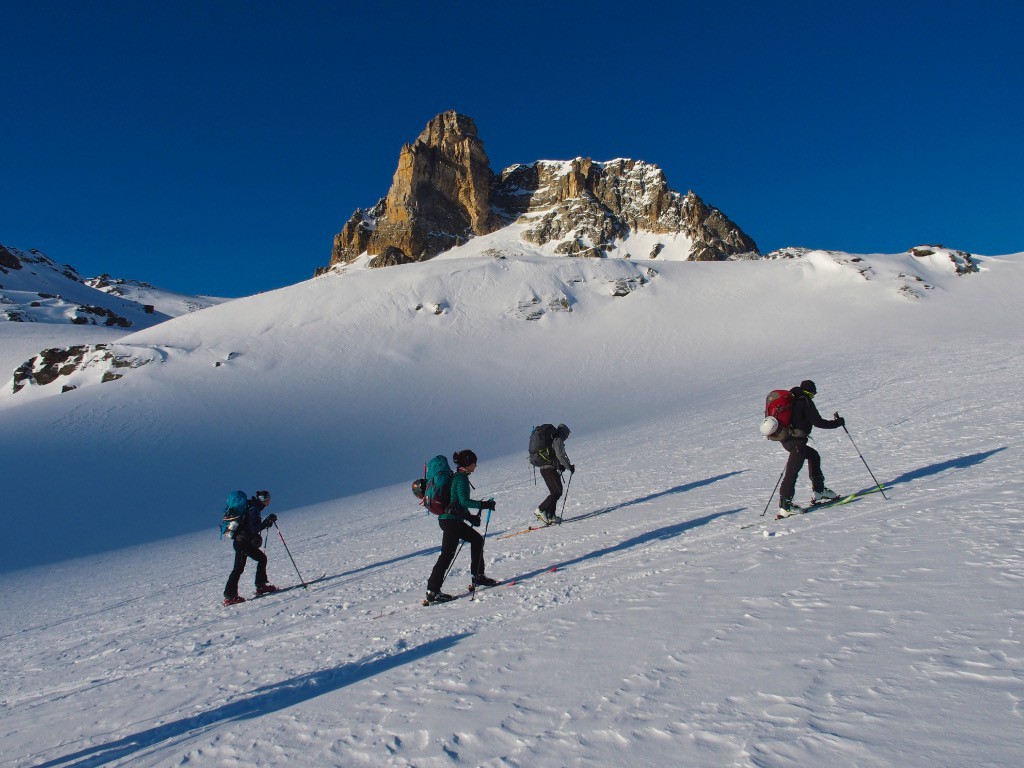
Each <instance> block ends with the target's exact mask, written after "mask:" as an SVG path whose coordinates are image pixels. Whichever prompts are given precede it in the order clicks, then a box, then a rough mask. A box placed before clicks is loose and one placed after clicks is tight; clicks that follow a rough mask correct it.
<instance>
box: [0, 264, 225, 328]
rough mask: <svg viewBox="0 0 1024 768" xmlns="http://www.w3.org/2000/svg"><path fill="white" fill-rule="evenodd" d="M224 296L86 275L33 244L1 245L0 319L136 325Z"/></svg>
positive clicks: (144, 325)
mask: <svg viewBox="0 0 1024 768" xmlns="http://www.w3.org/2000/svg"><path fill="white" fill-rule="evenodd" d="M224 301H226V299H220V298H216V297H212V296H187V295H184V294H179V293H174V292H172V291H165V290H162V289H160V288H154V287H153V286H152V285H150V284H149V283H143V282H139V281H136V280H125V279H122V278H115V277H111V276H110V275H100V276H99V277H92V278H84V277H82V276H81V275H80V274H79V273H78V271H77V270H76V269H75V268H74V267H72V266H71V265H70V264H57V263H56V262H55V261H53V259H51V258H49V257H48V256H46V255H45V254H44V253H41V252H40V251H37V250H35V249H33V250H30V251H22V250H19V249H18V248H13V247H10V246H4V245H0V321H4V320H7V321H11V322H22V323H58V324H65V323H71V324H73V325H100V326H106V327H109V328H115V329H117V328H124V329H131V330H138V329H140V328H148V327H149V326H151V325H155V324H157V323H162V322H163V321H165V320H167V319H169V318H171V317H177V316H179V315H184V314H188V313H189V312H195V311H196V310H199V309H205V308H206V307H211V306H214V305H216V304H221V303H223V302H224Z"/></svg>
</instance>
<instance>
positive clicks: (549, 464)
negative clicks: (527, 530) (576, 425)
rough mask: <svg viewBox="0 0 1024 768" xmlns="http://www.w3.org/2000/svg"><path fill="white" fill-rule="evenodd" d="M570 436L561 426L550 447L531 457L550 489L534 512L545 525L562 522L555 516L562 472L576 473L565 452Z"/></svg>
mask: <svg viewBox="0 0 1024 768" xmlns="http://www.w3.org/2000/svg"><path fill="white" fill-rule="evenodd" d="M569 435H570V432H569V428H568V427H567V426H565V424H559V425H558V426H557V427H556V428H555V431H554V433H553V434H552V435H551V445H550V447H544V448H541V449H540V450H539V451H538V452H537V454H536V456H531V457H530V463H531V464H533V465H534V466H535V467H537V469H539V470H540V476H541V477H542V478H544V483H545V484H546V485H547V487H548V495H547V497H546V498H545V499H544V501H542V502H541V503H540V506H538V507H537V509H536V511H535V512H534V514H536V515H537V517H538V518H540V520H541V522H543V523H544V525H551V524H552V523H560V522H562V518H560V517H559V516H558V515H556V514H555V510H556V509H558V500H559V499H560V498H562V489H563V485H562V472H564V471H565V470H569V474H570V475H571V474H573V473H574V472H575V471H576V465H575V464H573V463H572V462H570V461H569V456H568V455H567V454H566V452H565V441H566V440H567V439H568V437H569Z"/></svg>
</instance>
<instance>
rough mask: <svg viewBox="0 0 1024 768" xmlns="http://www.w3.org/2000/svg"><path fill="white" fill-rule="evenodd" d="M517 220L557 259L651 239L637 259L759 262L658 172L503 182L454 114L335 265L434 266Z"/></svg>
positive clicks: (528, 174)
mask: <svg viewBox="0 0 1024 768" xmlns="http://www.w3.org/2000/svg"><path fill="white" fill-rule="evenodd" d="M513 223H517V224H526V225H527V226H526V228H525V229H524V230H523V231H522V237H523V238H524V239H526V240H527V241H529V242H532V243H535V244H537V245H548V244H553V247H552V249H551V251H552V252H553V253H554V254H564V255H572V256H606V255H610V254H611V253H612V252H616V253H619V254H621V253H622V250H621V248H620V246H621V244H622V242H623V241H624V240H626V239H628V238H629V237H630V235H633V234H636V233H645V234H653V235H662V236H664V237H665V238H666V239H667V240H666V242H657V241H656V240H655V241H654V242H653V243H648V242H647V241H646V240H645V241H644V242H645V248H644V251H643V252H638V253H633V252H629V255H630V256H632V257H635V258H644V259H646V258H657V257H658V255H659V254H660V253H661V251H662V250H663V249H664V248H665V247H666V245H668V243H669V242H671V243H672V244H674V246H675V247H674V248H673V249H672V250H673V254H674V255H675V257H676V258H680V257H681V256H680V253H679V246H680V245H681V244H682V245H685V249H684V252H683V253H682V257H685V258H689V259H694V260H699V261H713V260H722V259H728V258H740V257H743V256H751V257H754V256H758V255H759V253H758V250H757V245H756V244H755V243H754V241H753V240H752V239H751V238H750V237H749V236H747V235H746V234H745V233H744V232H743V231H742V230H741V229H740V228H739V227H738V226H736V224H734V223H733V222H732V221H730V220H729V218H728V217H727V216H726V215H725V214H723V213H722V212H721V211H719V210H718V209H716V208H713V207H711V206H708V205H706V204H705V203H704V202H703V201H702V200H701V199H700V198H699V197H698V196H697V195H696V194H694V193H693V192H689V193H687V194H686V195H682V194H680V193H679V192H676V191H674V190H672V189H671V188H670V187H669V186H668V182H667V180H666V179H665V174H664V173H663V171H662V170H661V169H660V168H659V167H658V166H656V165H653V164H650V163H645V162H642V161H638V160H628V159H618V160H612V161H610V162H606V163H599V162H595V161H593V160H591V159H589V158H576V159H575V160H570V161H566V162H553V161H539V162H536V163H531V164H529V165H514V166H512V167H510V168H508V169H506V170H505V171H503V172H502V173H501V174H498V175H496V174H494V173H493V172H492V171H491V168H490V165H489V161H488V159H487V154H486V152H485V151H484V148H483V142H482V141H481V140H480V138H479V136H478V135H477V130H476V125H475V124H474V123H473V121H472V119H470V118H468V117H465V116H464V115H459V114H457V113H455V112H445V113H443V114H441V115H438V116H437V117H436V118H434V119H433V120H431V121H430V123H429V124H428V125H427V127H426V129H425V130H424V131H423V133H422V134H420V136H419V138H418V139H417V140H416V142H415V143H413V144H408V145H406V146H404V147H403V148H402V151H401V154H400V156H399V160H398V169H397V170H396V171H395V176H394V179H393V181H392V185H391V189H390V191H389V192H388V195H387V197H385V198H384V199H382V200H380V201H379V202H378V203H377V204H376V205H375V206H373V207H372V208H368V209H362V208H361V209H359V210H357V211H356V212H355V213H354V214H352V217H351V218H350V219H349V221H348V222H347V223H346V224H345V226H344V228H343V229H342V231H341V232H340V233H338V235H337V236H336V237H335V238H334V249H333V251H332V254H331V266H336V265H344V264H349V263H351V262H353V261H354V260H355V259H357V258H358V257H359V256H361V255H363V254H367V255H368V256H369V260H368V261H369V265H370V266H374V267H378V266H392V265H395V264H403V263H406V262H410V261H425V260H426V259H430V258H433V257H434V256H437V255H438V254H440V253H443V252H444V251H447V250H449V249H451V248H453V247H456V246H458V245H461V244H463V243H465V242H467V241H468V240H469V239H471V238H473V237H477V236H480V235H486V234H489V233H491V232H495V231H497V230H499V229H501V228H503V227H506V226H509V225H510V224H513ZM326 269H329V267H327V268H324V269H321V270H318V274H320V273H322V272H324V271H326Z"/></svg>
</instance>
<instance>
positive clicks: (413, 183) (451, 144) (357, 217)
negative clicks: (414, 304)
mask: <svg viewBox="0 0 1024 768" xmlns="http://www.w3.org/2000/svg"><path fill="white" fill-rule="evenodd" d="M493 178H494V174H493V173H492V171H491V167H490V162H489V160H488V159H487V153H486V152H485V151H484V145H483V142H482V141H480V137H479V136H478V135H477V130H476V124H475V123H474V122H473V120H472V118H469V117H466V116H465V115H460V114H458V113H456V112H452V111H449V112H444V113H442V114H440V115H438V116H437V117H435V118H434V119H433V120H431V121H430V122H429V123H427V127H426V128H425V129H424V130H423V132H422V133H421V134H420V135H419V137H418V138H417V139H416V141H415V142H413V143H412V144H406V145H405V146H403V147H402V150H401V152H400V153H399V156H398V168H397V170H396V171H395V175H394V178H393V179H392V181H391V189H390V190H389V191H388V194H387V196H386V197H385V198H384V199H382V200H381V201H380V202H378V203H377V205H375V206H374V207H373V208H371V209H369V210H366V209H359V210H357V211H356V212H355V213H354V214H352V217H351V218H350V219H349V221H348V222H347V223H346V224H345V227H344V228H343V229H342V231H341V232H340V233H339V234H338V235H337V236H336V237H335V238H334V251H333V253H332V255H331V263H332V264H337V263H347V262H349V261H351V260H352V259H354V258H356V257H357V256H359V255H360V254H361V253H363V252H368V253H370V254H373V255H375V256H377V258H376V259H375V266H385V265H390V264H400V263H405V262H409V261H422V260H424V259H429V258H432V257H433V256H436V255H437V254H439V253H441V252H443V251H446V250H448V249H449V248H452V247H454V246H456V245H458V244H460V243H463V242H465V241H466V240H468V239H469V238H471V237H473V236H475V235H484V234H487V233H488V232H493V231H494V230H495V229H498V228H499V227H501V226H503V225H504V222H503V221H502V220H501V217H500V216H498V215H497V214H496V213H495V212H493V211H492V210H491V203H490V192H491V183H492V181H493Z"/></svg>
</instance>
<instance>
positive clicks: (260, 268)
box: [0, 0, 1024, 296]
mask: <svg viewBox="0 0 1024 768" xmlns="http://www.w3.org/2000/svg"><path fill="white" fill-rule="evenodd" d="M0 30H3V43H2V44H0V83H2V88H0V109H2V114H3V117H2V119H0V242H3V243H5V244H8V245H13V246H16V247H19V248H22V249H29V248H38V249H39V250H42V251H44V252H46V253H47V254H48V255H49V256H51V257H52V258H54V259H56V260H57V261H59V262H66V263H70V264H72V265H74V266H75V267H76V268H78V269H79V270H80V271H81V272H83V273H85V274H87V275H93V274H99V273H102V272H109V273H111V274H114V275H116V276H123V277H132V278H135V279H140V280H147V281H149V282H151V283H153V284H155V285H158V286H160V287H163V288H167V289H171V290H177V291H182V292H186V293H206V294H213V295H220V296H240V295H246V294H251V293H255V292H257V291H260V290H266V289H270V288H276V287H279V286H282V285H287V284H291V283H295V282H298V281H300V280H304V279H306V278H308V277H310V276H311V275H312V273H313V270H314V269H315V268H316V267H318V266H321V265H324V264H326V263H327V262H328V259H329V257H330V250H331V242H332V238H333V236H334V234H335V233H336V232H337V231H338V230H340V229H341V227H342V225H343V224H344V223H345V221H346V220H347V219H348V217H349V216H350V215H351V213H352V211H353V210H354V209H355V208H357V207H365V206H370V205H373V204H374V203H375V202H376V201H377V200H378V199H379V198H380V197H382V196H383V195H384V194H385V193H386V192H387V189H388V186H389V184H390V181H391V176H392V174H393V172H394V170H395V165H396V161H397V159H398V152H399V149H400V148H401V145H402V144H403V143H406V142H409V141H412V140H413V139H415V137H416V136H417V135H418V134H419V132H420V131H421V130H422V129H423V127H424V125H425V124H426V122H427V121H428V120H429V119H430V118H431V117H433V116H434V115H435V114H437V113H439V112H442V111H444V110H446V109H456V110H458V111H459V112H462V113H464V114H467V115H469V116H471V117H472V118H474V120H475V121H476V124H477V127H478V128H479V131H480V136H481V138H482V139H483V141H484V146H485V148H486V150H487V153H488V155H489V156H490V159H491V165H492V168H494V169H495V170H496V171H497V170H500V169H501V168H503V167H505V166H508V165H511V164H513V163H517V162H532V161H533V160H537V159H566V158H571V157H575V156H577V155H583V156H589V157H592V158H594V159H595V160H608V159H612V158H615V157H633V158H638V159H642V160H647V161H649V162H654V163H657V164H658V165H660V166H661V167H662V168H664V169H665V172H666V174H667V177H668V180H669V183H670V184H671V185H672V186H673V187H674V188H676V189H678V190H680V191H683V192H685V191H686V190H688V189H693V190H694V191H695V192H697V194H699V195H700V196H701V197H703V198H704V200H705V201H707V202H708V203H710V204H712V205H715V206H717V207H719V208H721V209H722V210H723V211H724V212H725V213H726V214H727V215H728V216H730V217H731V218H732V219H733V220H734V221H736V223H737V224H739V225H740V226H741V227H742V228H743V229H744V230H745V231H746V232H747V233H748V234H749V235H750V236H751V237H753V238H754V240H755V241H756V242H757V244H758V246H759V247H760V248H761V250H762V251H769V250H772V249H775V248H779V247H782V246H787V245H798V246H808V247H814V248H832V249H838V250H845V251H852V252H878V251H883V252H896V251H901V250H905V249H906V248H908V247H910V246H913V245H917V244H920V243H925V242H927V243H943V244H945V245H947V246H950V247H955V248H962V249H964V250H968V251H972V252H975V253H981V254H999V253H1010V252H1016V251H1021V250H1024V140H1022V136H1024V119H1022V118H1024V54H1022V51H1024V45H1022V43H1021V36H1022V34H1024V3H1020V2H986V1H985V0H981V1H980V2H978V1H976V2H972V3H962V2H956V3H954V2H942V1H939V2H917V1H916V0H915V1H914V2H892V0H888V2H857V3H838V2H828V1H827V0H823V1H821V2H788V3H766V2H763V1H758V2H724V1H723V2H718V3H709V2H700V3H692V2H676V3H668V2H665V3H648V2H643V0H636V1H635V2H631V3H601V2H575V0H572V1H570V2H533V1H532V0H528V1H527V2H515V3H487V2H479V1H478V2H442V1H438V2H432V3H422V2H417V3H402V2H387V1H386V0H381V1H380V2H374V3H368V2H367V3H343V2H293V3H284V2H270V1H259V0H257V1H256V2H253V1H252V0H249V1H247V2H241V1H235V0H216V1H215V2H210V1H204V2H191V1H184V2H183V1H182V0H175V1H174V2H124V1H123V0H117V1H116V2H113V1H112V2H90V1H89V0H80V1H79V2H72V1H71V0H64V1H61V2H53V1H49V0H32V1H31V2H26V1H25V0H0Z"/></svg>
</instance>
